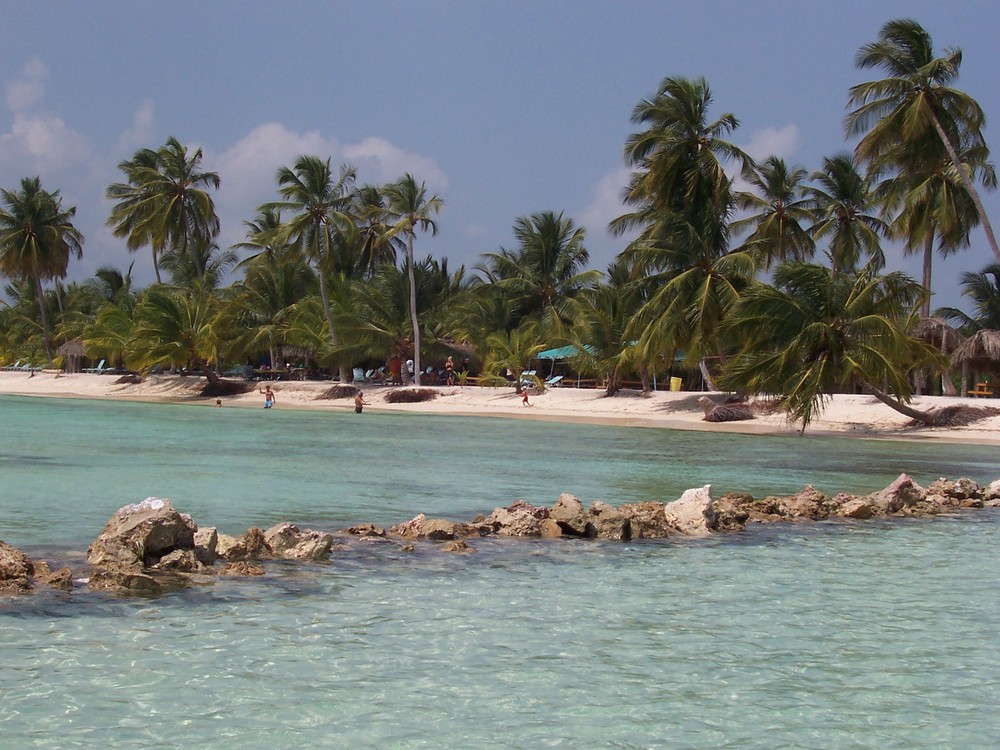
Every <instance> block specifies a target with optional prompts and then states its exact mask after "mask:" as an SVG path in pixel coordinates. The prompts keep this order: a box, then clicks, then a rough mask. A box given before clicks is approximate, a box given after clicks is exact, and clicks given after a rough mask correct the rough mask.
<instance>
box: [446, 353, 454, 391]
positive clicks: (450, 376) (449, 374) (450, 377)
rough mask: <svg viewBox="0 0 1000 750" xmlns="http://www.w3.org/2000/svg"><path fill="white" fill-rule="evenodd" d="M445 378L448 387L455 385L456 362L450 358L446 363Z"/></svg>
mask: <svg viewBox="0 0 1000 750" xmlns="http://www.w3.org/2000/svg"><path fill="white" fill-rule="evenodd" d="M444 377H445V383H447V384H448V385H455V360H453V359H452V358H451V357H448V359H447V361H446V362H445V363H444Z"/></svg>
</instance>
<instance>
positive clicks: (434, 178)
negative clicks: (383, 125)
mask: <svg viewBox="0 0 1000 750" xmlns="http://www.w3.org/2000/svg"><path fill="white" fill-rule="evenodd" d="M344 157H345V158H346V159H347V160H348V161H350V162H351V163H352V164H354V165H355V166H357V167H358V171H359V175H361V176H364V178H365V179H367V180H371V181H373V182H391V181H392V180H396V179H398V178H400V177H402V176H403V175H404V174H405V173H407V172H409V173H410V174H412V175H413V177H414V178H415V179H416V180H417V182H425V183H427V188H428V190H430V191H431V192H432V193H433V192H441V191H443V190H444V189H445V188H446V187H448V178H447V177H445V174H444V172H442V171H441V168H440V167H439V166H438V165H437V163H436V162H435V161H434V160H433V159H430V158H428V157H426V156H420V155H419V154H413V153H410V152H409V151H404V150H403V149H401V148H398V147H396V146H393V145H392V144H391V143H389V141H387V140H385V139H384V138H378V137H377V136H369V137H367V138H365V139H364V140H363V141H361V143H358V144H357V145H353V146H345V147H344Z"/></svg>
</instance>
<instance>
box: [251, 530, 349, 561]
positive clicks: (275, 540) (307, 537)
mask: <svg viewBox="0 0 1000 750" xmlns="http://www.w3.org/2000/svg"><path fill="white" fill-rule="evenodd" d="M264 539H265V541H266V542H267V545H268V546H269V547H270V548H271V551H272V552H273V553H274V554H275V555H277V556H278V557H283V558H285V559H286V560H325V559H326V558H328V557H329V556H330V548H331V547H333V534H328V533H326V532H320V531H313V530H312V529H306V530H305V531H300V530H299V527H298V526H296V525H295V524H292V523H280V524H278V525H277V526H272V527H271V528H270V529H268V530H267V531H265V532H264Z"/></svg>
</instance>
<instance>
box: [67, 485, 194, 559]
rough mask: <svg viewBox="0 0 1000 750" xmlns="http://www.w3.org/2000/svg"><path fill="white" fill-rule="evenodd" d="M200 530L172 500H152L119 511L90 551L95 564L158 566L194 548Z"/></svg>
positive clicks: (150, 498)
mask: <svg viewBox="0 0 1000 750" xmlns="http://www.w3.org/2000/svg"><path fill="white" fill-rule="evenodd" d="M197 530H198V527H197V526H195V524H194V521H192V520H191V518H190V516H185V515H182V514H181V513H178V512H177V511H176V510H175V509H174V506H172V505H171V504H170V501H169V500H162V499H160V498H155V497H148V498H146V499H145V500H143V501H142V502H140V503H136V504H134V505H126V506H124V507H122V508H119V509H118V510H117V511H116V512H115V514H114V515H113V516H112V517H111V520H110V521H108V523H107V525H106V526H105V527H104V531H102V532H101V535H100V536H99V537H97V539H95V540H94V543H93V544H91V545H90V547H89V548H88V549H87V561H88V562H89V563H90V564H91V565H125V566H129V565H133V564H139V565H154V564H156V563H157V562H158V561H159V559H160V558H161V557H163V556H164V555H166V554H167V553H169V552H173V551H174V550H177V549H190V550H193V549H194V534H195V532H196V531H197Z"/></svg>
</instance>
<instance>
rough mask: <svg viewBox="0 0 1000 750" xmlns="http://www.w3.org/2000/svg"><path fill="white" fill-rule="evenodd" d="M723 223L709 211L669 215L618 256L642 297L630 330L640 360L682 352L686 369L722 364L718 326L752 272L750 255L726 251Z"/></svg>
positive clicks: (726, 228) (720, 216)
mask: <svg viewBox="0 0 1000 750" xmlns="http://www.w3.org/2000/svg"><path fill="white" fill-rule="evenodd" d="M728 218H729V213H728V211H724V212H723V213H721V214H720V213H717V211H716V209H715V208H714V207H712V208H705V209H704V210H702V211H692V212H674V213H667V214H666V215H665V216H664V217H663V218H662V219H661V220H660V222H659V223H658V224H656V225H654V226H653V227H651V228H650V229H649V230H647V231H646V232H644V234H643V235H642V236H641V237H640V238H639V239H638V240H636V241H634V242H632V243H630V244H629V246H628V247H627V248H626V249H625V251H624V252H623V254H622V259H623V260H624V261H625V262H627V263H629V264H630V265H631V267H632V268H633V274H634V276H635V277H636V278H639V279H642V283H643V285H644V287H645V289H646V301H645V302H644V304H643V305H642V307H641V308H640V309H639V311H638V312H637V313H636V315H635V317H634V318H633V320H632V324H631V326H630V329H629V335H630V337H632V338H634V339H637V341H638V351H639V356H640V357H641V358H643V359H646V360H647V361H648V360H650V359H651V358H652V357H653V356H655V354H656V353H675V352H678V351H683V352H684V353H685V356H686V357H687V359H688V361H690V362H698V361H699V360H704V359H705V358H706V357H711V356H717V357H718V358H719V359H720V360H721V361H724V360H725V357H726V349H727V347H726V345H725V341H724V339H723V333H724V330H723V328H722V326H721V324H722V322H723V320H724V319H725V317H726V315H727V314H728V311H729V309H730V308H731V307H732V305H733V304H734V303H735V302H736V300H737V299H738V298H739V295H740V291H741V290H742V289H743V287H744V286H746V284H747V283H748V282H749V280H750V279H752V278H753V275H754V273H755V271H756V264H755V262H754V259H753V257H752V255H751V253H749V252H748V251H746V250H743V249H737V250H729V249H728V244H729V225H728ZM703 370H704V368H703Z"/></svg>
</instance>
